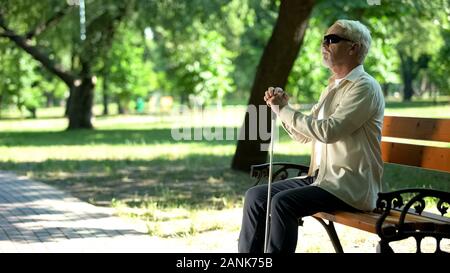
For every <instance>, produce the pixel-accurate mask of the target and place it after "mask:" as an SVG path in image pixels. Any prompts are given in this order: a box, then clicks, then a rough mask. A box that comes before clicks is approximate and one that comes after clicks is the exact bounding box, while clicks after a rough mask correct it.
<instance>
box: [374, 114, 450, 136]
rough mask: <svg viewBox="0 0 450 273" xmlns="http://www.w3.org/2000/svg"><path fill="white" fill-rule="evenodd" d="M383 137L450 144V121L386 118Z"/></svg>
mask: <svg viewBox="0 0 450 273" xmlns="http://www.w3.org/2000/svg"><path fill="white" fill-rule="evenodd" d="M383 136H386V137H397V138H409V139H419V140H432V141H443V142H450V119H435V118H412V117H395V116H385V117H384V122H383Z"/></svg>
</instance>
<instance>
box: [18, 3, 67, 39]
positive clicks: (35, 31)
mask: <svg viewBox="0 0 450 273" xmlns="http://www.w3.org/2000/svg"><path fill="white" fill-rule="evenodd" d="M72 7H73V6H69V5H66V6H64V7H62V8H61V9H60V10H58V11H57V12H56V13H55V14H54V15H53V16H52V17H51V18H49V19H48V20H47V21H45V22H44V23H42V24H39V25H37V26H36V27H35V28H34V29H32V30H30V31H28V32H27V33H26V34H25V35H24V37H25V38H26V39H31V38H33V37H35V36H37V35H39V34H41V33H42V32H44V31H45V30H46V29H47V28H48V27H50V26H53V25H55V24H56V23H57V22H58V21H59V20H61V19H62V18H63V17H64V16H65V15H66V14H67V13H68V12H69V11H70V9H72Z"/></svg>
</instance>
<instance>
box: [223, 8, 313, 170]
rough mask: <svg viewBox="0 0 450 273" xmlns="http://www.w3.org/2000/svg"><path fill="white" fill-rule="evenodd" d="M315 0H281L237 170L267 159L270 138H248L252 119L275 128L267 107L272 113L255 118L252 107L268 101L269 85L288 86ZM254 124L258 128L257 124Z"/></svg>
mask: <svg viewBox="0 0 450 273" xmlns="http://www.w3.org/2000/svg"><path fill="white" fill-rule="evenodd" d="M314 2H315V0H303V1H300V0H282V1H281V4H280V10H279V15H278V19H277V22H276V24H275V27H274V29H273V32H272V36H271V37H270V40H269V42H268V43H267V45H266V47H265V49H264V52H263V55H262V57H261V60H260V62H259V64H258V68H257V71H256V75H255V78H254V81H253V86H252V89H251V94H250V99H249V103H248V104H249V111H247V112H246V115H245V119H244V124H243V127H242V128H241V135H244V134H245V136H246V139H244V140H239V141H238V143H237V147H236V152H235V154H234V157H233V162H232V165H231V167H232V168H233V169H235V170H241V171H249V170H250V167H251V165H253V164H261V163H265V162H266V159H267V151H266V150H262V149H261V144H263V143H267V142H268V141H270V140H266V141H264V140H262V139H261V136H258V137H257V139H256V140H251V139H247V138H249V137H247V136H249V135H250V134H251V133H250V129H251V126H250V124H251V123H255V122H256V124H257V125H256V128H257V132H259V131H260V130H259V124H260V122H259V119H260V118H264V119H265V121H266V123H267V124H268V126H267V128H269V130H271V128H270V114H269V112H270V110H269V109H267V112H268V114H266V115H262V116H261V117H259V113H258V114H257V115H256V116H257V119H258V120H251V119H250V116H249V112H250V107H252V108H254V107H256V109H259V106H260V105H266V104H265V102H264V99H263V98H264V92H265V91H266V90H267V88H268V87H269V86H278V87H282V88H284V86H285V84H286V82H287V79H288V76H289V73H290V72H291V69H292V66H293V64H294V61H295V59H296V58H297V55H298V52H299V50H300V47H301V44H302V42H303V37H304V34H305V30H306V28H307V25H308V20H309V16H310V14H311V11H312V8H313V6H314ZM257 112H259V111H257ZM253 125H254V124H253ZM253 127H254V128H255V126H253Z"/></svg>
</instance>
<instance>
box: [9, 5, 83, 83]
mask: <svg viewBox="0 0 450 273" xmlns="http://www.w3.org/2000/svg"><path fill="white" fill-rule="evenodd" d="M0 28H2V29H3V30H4V32H2V36H3V37H6V38H8V39H10V40H11V41H12V42H14V43H15V44H16V45H17V46H18V47H20V48H21V49H23V50H24V51H26V52H27V53H28V54H30V55H31V56H32V57H33V58H34V59H35V60H37V61H39V62H40V63H41V64H42V65H43V66H44V67H45V68H47V69H48V70H49V71H50V72H51V73H53V74H55V75H56V76H58V77H59V78H60V79H61V80H62V81H63V82H65V83H66V84H67V85H68V86H72V85H73V83H74V81H75V76H74V75H73V74H72V73H70V72H68V71H66V70H64V69H63V68H62V66H61V65H59V64H55V63H54V62H53V61H52V60H51V59H50V57H49V56H48V55H47V54H45V53H43V52H42V51H41V50H39V49H38V47H37V46H34V45H32V44H31V43H30V42H29V41H28V40H27V39H26V37H24V36H22V35H18V34H16V32H15V31H13V30H11V29H10V28H9V27H8V26H7V25H6V22H5V18H4V17H3V14H2V13H0Z"/></svg>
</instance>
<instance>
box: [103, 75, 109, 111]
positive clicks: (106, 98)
mask: <svg viewBox="0 0 450 273" xmlns="http://www.w3.org/2000/svg"><path fill="white" fill-rule="evenodd" d="M108 88H109V87H108V79H107V77H103V115H104V116H107V115H109V108H108V103H109V94H108Z"/></svg>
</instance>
